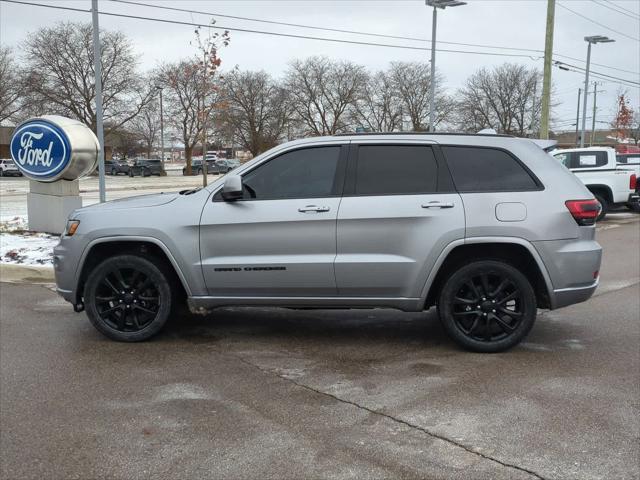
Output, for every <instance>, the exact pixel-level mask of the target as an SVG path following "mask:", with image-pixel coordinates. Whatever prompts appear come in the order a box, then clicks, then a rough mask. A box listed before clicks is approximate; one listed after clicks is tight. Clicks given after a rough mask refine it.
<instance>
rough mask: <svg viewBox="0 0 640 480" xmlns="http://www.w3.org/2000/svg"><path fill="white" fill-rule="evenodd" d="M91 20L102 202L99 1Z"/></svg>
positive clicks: (93, 3)
mask: <svg viewBox="0 0 640 480" xmlns="http://www.w3.org/2000/svg"><path fill="white" fill-rule="evenodd" d="M91 18H92V20H93V69H94V71H95V76H96V79H95V82H96V129H97V130H98V131H97V132H96V133H97V134H98V142H100V150H98V175H99V180H98V185H99V190H100V202H104V201H105V200H106V194H105V183H104V126H103V125H102V65H101V62H100V60H101V55H100V31H99V29H100V27H99V26H98V0H91Z"/></svg>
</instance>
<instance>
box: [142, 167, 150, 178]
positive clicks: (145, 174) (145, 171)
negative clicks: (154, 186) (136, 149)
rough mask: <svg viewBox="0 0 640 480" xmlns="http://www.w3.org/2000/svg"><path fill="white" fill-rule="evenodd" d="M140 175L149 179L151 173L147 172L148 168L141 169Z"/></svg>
mask: <svg viewBox="0 0 640 480" xmlns="http://www.w3.org/2000/svg"><path fill="white" fill-rule="evenodd" d="M141 175H142V176H143V177H150V176H151V172H150V171H149V169H148V168H144V169H142V172H141Z"/></svg>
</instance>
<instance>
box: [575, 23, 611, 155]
mask: <svg viewBox="0 0 640 480" xmlns="http://www.w3.org/2000/svg"><path fill="white" fill-rule="evenodd" d="M584 41H585V42H587V44H588V46H587V68H586V69H585V74H584V96H583V99H582V134H581V135H580V147H584V135H585V128H586V126H587V97H588V96H589V95H588V93H589V68H590V66H591V45H592V44H594V43H611V42H615V40H613V39H611V38H609V37H604V36H602V35H593V36H591V37H584Z"/></svg>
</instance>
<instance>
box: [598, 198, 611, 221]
mask: <svg viewBox="0 0 640 480" xmlns="http://www.w3.org/2000/svg"><path fill="white" fill-rule="evenodd" d="M594 197H596V200H598V203H600V214H598V218H596V221H597V222H599V221H600V220H604V217H606V216H607V212H608V211H609V203H608V202H607V201H606V200H605V198H604V197H603V196H602V195H597V194H594Z"/></svg>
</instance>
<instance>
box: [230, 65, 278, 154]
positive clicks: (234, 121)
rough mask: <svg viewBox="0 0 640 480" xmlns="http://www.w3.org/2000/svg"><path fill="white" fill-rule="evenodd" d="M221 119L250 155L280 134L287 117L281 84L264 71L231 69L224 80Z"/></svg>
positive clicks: (273, 143)
mask: <svg viewBox="0 0 640 480" xmlns="http://www.w3.org/2000/svg"><path fill="white" fill-rule="evenodd" d="M222 96H223V102H222V103H223V105H224V107H223V109H222V110H221V115H220V116H219V117H220V121H221V123H222V124H223V125H224V128H225V130H226V131H232V132H234V133H235V137H236V138H238V139H239V143H240V145H241V146H242V147H243V148H245V149H247V150H249V151H250V152H251V154H252V155H258V154H259V153H262V152H264V151H265V150H268V149H269V148H271V147H274V146H275V145H277V144H278V141H279V140H280V139H281V138H282V136H283V134H284V132H285V129H286V125H287V121H288V118H289V108H288V103H287V98H286V93H285V90H284V88H282V87H281V86H280V85H278V84H277V83H276V82H275V81H274V80H273V79H272V78H271V77H270V76H269V74H268V73H266V72H264V71H259V72H251V71H244V72H243V71H237V70H236V71H233V72H231V73H229V74H227V75H225V77H224V80H223V93H222Z"/></svg>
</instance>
